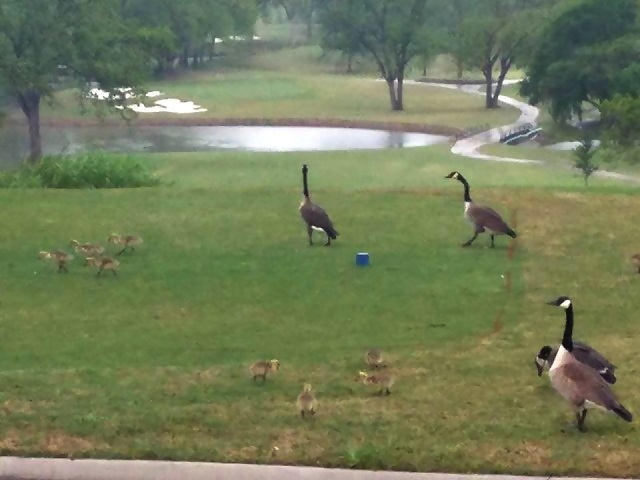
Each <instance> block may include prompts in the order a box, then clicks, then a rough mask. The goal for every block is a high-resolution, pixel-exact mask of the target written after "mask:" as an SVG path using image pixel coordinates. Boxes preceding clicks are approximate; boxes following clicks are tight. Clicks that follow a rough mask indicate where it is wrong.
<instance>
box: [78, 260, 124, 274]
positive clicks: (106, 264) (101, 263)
mask: <svg viewBox="0 0 640 480" xmlns="http://www.w3.org/2000/svg"><path fill="white" fill-rule="evenodd" d="M86 261H87V263H86V265H87V266H92V267H98V273H96V277H99V276H100V274H101V273H102V272H103V271H105V270H111V273H113V275H114V276H117V275H118V274H117V273H116V270H117V269H118V267H119V266H120V262H119V261H118V260H115V259H113V258H109V257H104V258H96V257H87V258H86Z"/></svg>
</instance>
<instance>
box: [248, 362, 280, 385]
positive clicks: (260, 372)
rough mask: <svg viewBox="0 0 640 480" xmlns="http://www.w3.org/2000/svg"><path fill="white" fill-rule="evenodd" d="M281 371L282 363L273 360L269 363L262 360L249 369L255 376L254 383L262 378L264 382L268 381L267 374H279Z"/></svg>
mask: <svg viewBox="0 0 640 480" xmlns="http://www.w3.org/2000/svg"><path fill="white" fill-rule="evenodd" d="M279 369H280V362H279V361H278V360H275V359H274V360H271V361H269V362H267V361H264V360H261V361H259V362H256V363H254V364H253V365H251V366H250V367H249V371H250V372H251V375H252V376H253V381H254V382H255V381H256V378H258V377H262V382H263V383H264V382H266V381H267V373H269V372H270V371H272V370H273V371H274V372H277V371H278V370H279Z"/></svg>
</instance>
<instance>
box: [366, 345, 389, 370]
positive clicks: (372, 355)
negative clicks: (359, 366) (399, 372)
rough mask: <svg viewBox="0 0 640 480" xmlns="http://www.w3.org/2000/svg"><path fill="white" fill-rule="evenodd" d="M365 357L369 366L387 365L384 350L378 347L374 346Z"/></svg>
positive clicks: (380, 366) (379, 366)
mask: <svg viewBox="0 0 640 480" xmlns="http://www.w3.org/2000/svg"><path fill="white" fill-rule="evenodd" d="M364 359H365V361H366V362H367V365H368V366H369V368H382V367H385V366H386V365H385V362H384V355H383V353H382V351H380V350H379V349H377V348H372V349H371V350H369V351H368V352H367V353H365V355H364Z"/></svg>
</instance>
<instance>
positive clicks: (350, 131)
mask: <svg viewBox="0 0 640 480" xmlns="http://www.w3.org/2000/svg"><path fill="white" fill-rule="evenodd" d="M42 141H43V149H44V153H45V154H60V153H67V154H70V153H79V152H82V151H86V150H98V149H99V150H106V151H112V152H127V153H134V152H203V151H212V150H224V149H237V150H248V151H256V152H297V151H319V150H324V151H330V150H359V149H383V148H408V147H423V146H429V145H436V144H440V143H446V142H447V141H448V137H446V136H442V135H429V134H426V133H406V132H391V131H384V130H368V129H359V128H324V127H244V126H240V127H238V126H215V127H194V126H182V127H168V126H152V127H132V128H129V127H126V126H122V127H114V126H92V127H44V126H43V127H42ZM0 147H1V150H0V165H1V166H4V167H8V166H12V165H16V164H17V163H19V159H21V158H24V157H25V156H26V155H27V153H28V138H27V131H26V127H23V126H6V127H4V128H3V129H1V130H0Z"/></svg>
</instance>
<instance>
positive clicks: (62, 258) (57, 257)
mask: <svg viewBox="0 0 640 480" xmlns="http://www.w3.org/2000/svg"><path fill="white" fill-rule="evenodd" d="M38 255H39V257H40V258H41V259H42V260H53V261H54V262H57V264H58V273H61V272H67V273H68V272H69V269H68V268H67V265H68V264H69V262H70V261H71V260H73V255H70V254H68V253H67V252H63V251H62V250H53V251H52V252H45V251H44V250H43V251H41V252H40V253H39V254H38Z"/></svg>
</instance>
